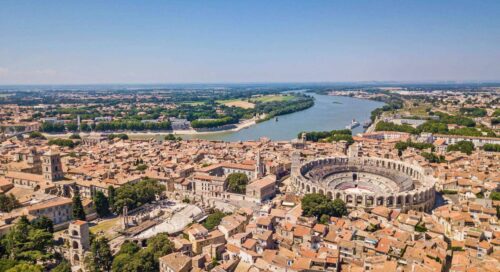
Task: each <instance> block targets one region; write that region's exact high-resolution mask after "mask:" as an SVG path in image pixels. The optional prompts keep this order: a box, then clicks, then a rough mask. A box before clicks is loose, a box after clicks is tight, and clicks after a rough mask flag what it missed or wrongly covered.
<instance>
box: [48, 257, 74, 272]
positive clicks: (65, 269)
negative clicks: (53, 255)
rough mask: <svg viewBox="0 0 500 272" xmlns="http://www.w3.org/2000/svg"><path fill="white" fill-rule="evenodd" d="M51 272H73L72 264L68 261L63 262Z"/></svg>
mask: <svg viewBox="0 0 500 272" xmlns="http://www.w3.org/2000/svg"><path fill="white" fill-rule="evenodd" d="M51 272H71V264H70V263H69V262H68V261H66V260H62V262H61V263H59V264H58V265H57V266H56V267H54V269H52V270H51Z"/></svg>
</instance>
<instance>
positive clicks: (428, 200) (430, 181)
mask: <svg viewBox="0 0 500 272" xmlns="http://www.w3.org/2000/svg"><path fill="white" fill-rule="evenodd" d="M292 181H293V182H294V184H295V188H296V190H297V191H298V192H299V193H301V194H308V193H319V194H323V195H326V196H328V197H329V198H332V199H333V198H339V199H342V200H343V201H344V202H345V203H346V204H347V207H348V208H364V209H367V210H369V209H372V208H374V207H376V206H385V207H388V208H394V209H400V210H402V211H408V210H411V209H413V210H418V211H429V210H430V209H432V207H433V205H434V199H435V191H434V184H435V180H434V178H433V177H432V176H431V175H430V173H428V172H427V171H426V170H425V169H424V168H422V167H420V166H418V165H415V164H409V163H407V162H402V161H396V160H390V159H382V158H375V157H332V158H320V159H314V160H310V161H307V162H304V163H302V164H300V165H299V166H297V167H295V169H294V170H293V171H292Z"/></svg>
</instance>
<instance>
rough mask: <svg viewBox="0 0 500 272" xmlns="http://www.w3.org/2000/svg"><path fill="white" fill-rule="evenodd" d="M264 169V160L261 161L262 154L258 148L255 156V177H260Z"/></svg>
mask: <svg viewBox="0 0 500 272" xmlns="http://www.w3.org/2000/svg"><path fill="white" fill-rule="evenodd" d="M265 171H266V168H265V165H264V162H263V161H262V156H261V155H260V150H259V151H257V155H256V157H255V179H260V178H262V177H263V176H264V174H265Z"/></svg>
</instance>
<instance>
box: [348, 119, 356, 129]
mask: <svg viewBox="0 0 500 272" xmlns="http://www.w3.org/2000/svg"><path fill="white" fill-rule="evenodd" d="M357 127H359V122H358V121H356V119H352V121H351V123H350V124H349V125H347V126H345V128H346V129H353V128H357Z"/></svg>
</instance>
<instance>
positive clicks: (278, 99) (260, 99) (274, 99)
mask: <svg viewBox="0 0 500 272" xmlns="http://www.w3.org/2000/svg"><path fill="white" fill-rule="evenodd" d="M293 98H294V96H293V95H266V96H261V97H256V98H252V99H251V101H252V102H262V103H267V102H281V101H289V100H292V99H293Z"/></svg>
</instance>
